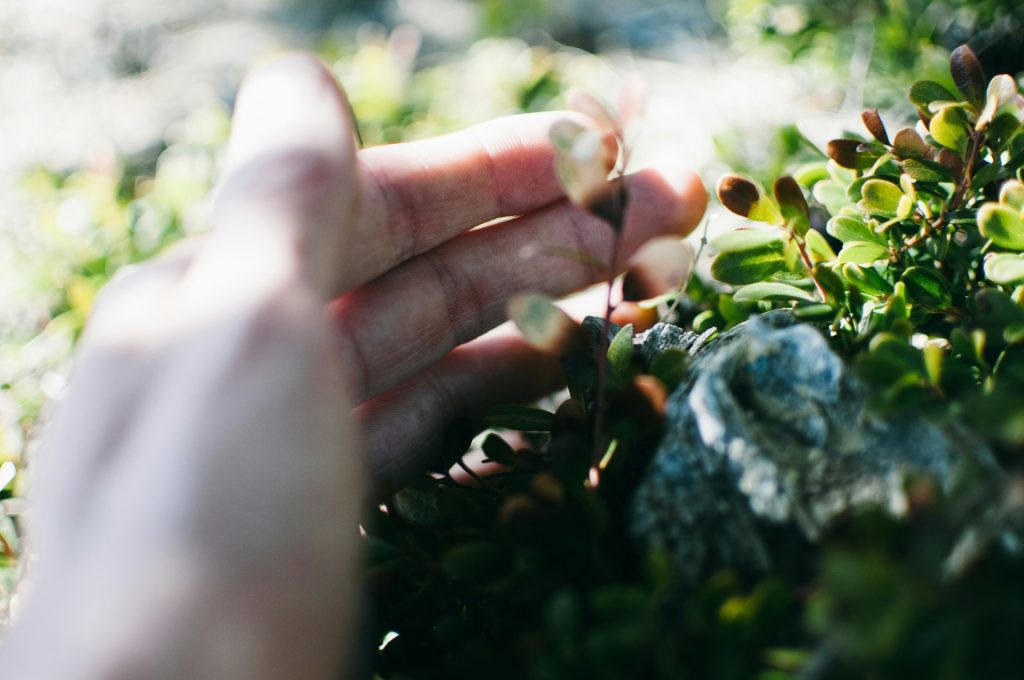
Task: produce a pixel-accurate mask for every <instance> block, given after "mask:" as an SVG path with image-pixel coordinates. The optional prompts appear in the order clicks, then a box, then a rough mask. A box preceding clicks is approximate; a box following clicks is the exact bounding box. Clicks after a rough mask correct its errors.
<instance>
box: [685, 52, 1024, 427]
mask: <svg viewBox="0 0 1024 680" xmlns="http://www.w3.org/2000/svg"><path fill="white" fill-rule="evenodd" d="M950 74H951V78H952V80H953V82H955V83H956V89H957V92H956V93H954V92H951V91H950V90H948V89H947V88H945V87H943V86H942V85H940V84H938V83H935V82H931V81H920V82H917V83H915V84H914V85H913V86H912V87H911V88H910V92H909V101H910V103H911V104H912V105H913V106H914V108H915V110H916V112H917V115H918V118H919V122H918V123H917V125H916V126H915V127H907V128H903V129H900V130H897V131H895V132H894V133H891V132H890V131H889V130H888V129H887V128H886V126H885V124H884V122H883V120H882V118H881V116H880V115H879V114H878V112H877V111H874V110H872V111H865V112H864V114H863V115H862V120H863V123H864V127H865V130H866V132H867V135H865V136H864V137H861V138H852V137H849V138H843V139H836V140H833V141H831V142H830V143H829V144H828V149H827V158H828V160H827V161H820V162H815V163H811V164H808V165H805V166H803V167H800V168H798V169H797V170H796V172H794V174H793V176H784V177H781V178H780V179H779V180H778V181H777V182H776V183H775V185H774V187H773V189H772V191H771V192H768V191H766V190H765V189H763V188H762V187H761V186H759V185H758V184H756V183H755V182H753V181H752V180H748V179H746V178H743V177H739V176H734V175H729V176H726V177H723V178H722V179H721V181H720V182H719V184H718V196H719V198H720V200H721V202H722V204H723V205H724V206H725V207H726V208H727V209H728V210H730V211H732V212H734V213H736V214H738V215H741V216H743V217H746V218H747V219H748V220H749V223H748V224H747V225H744V226H743V227H741V228H740V229H737V230H735V231H733V232H730V233H726V234H723V235H721V236H719V237H718V238H716V239H714V240H712V241H711V243H710V247H711V249H712V251H713V252H714V253H715V257H714V260H713V262H712V266H711V271H712V274H713V276H714V277H715V278H716V279H717V280H718V281H720V282H722V283H725V284H730V285H733V286H736V288H735V290H734V291H733V293H732V294H731V295H730V296H729V303H728V305H726V306H727V307H731V309H723V305H722V302H721V301H719V304H718V308H717V309H711V310H708V311H707V312H706V318H704V319H700V320H699V322H700V323H703V324H711V325H718V326H722V325H729V324H731V323H735V322H736V321H737V320H741V319H742V318H745V317H746V316H747V315H749V314H750V313H756V312H759V311H765V310H768V309H773V308H779V307H791V308H793V310H794V313H795V314H796V315H797V316H798V317H801V318H804V319H807V320H810V321H817V322H819V323H821V324H822V325H823V326H824V327H826V328H827V333H828V335H829V337H830V338H831V339H832V341H833V344H834V345H835V347H836V349H837V350H838V351H840V352H842V353H843V354H844V355H845V356H847V357H848V358H849V359H850V360H851V361H854V362H855V363H856V364H857V366H858V369H859V371H860V373H861V375H862V377H863V378H864V379H865V380H866V381H867V382H868V383H870V384H871V385H872V386H874V387H875V388H876V392H877V394H878V402H879V405H880V406H882V407H885V408H887V409H890V410H899V409H902V408H910V407H924V408H928V409H931V410H933V411H934V412H936V413H944V414H946V415H952V414H955V413H960V412H961V411H962V410H963V408H964V407H965V405H966V404H969V403H973V402H975V401H978V400H982V401H983V400H984V398H985V396H986V395H990V394H992V393H995V392H998V391H1000V390H1002V389H1010V390H1012V389H1016V387H1017V386H1018V383H1017V377H1016V375H1017V373H1018V370H1019V369H1018V368H1016V366H1017V361H1018V360H1017V358H1016V357H1017V349H1018V343H1019V342H1020V340H1021V338H1019V337H1018V335H1017V333H1018V330H1017V328H1018V324H1019V323H1020V322H1019V316H1020V314H1021V313H1022V310H1021V307H1020V304H1019V303H1020V302H1021V299H1022V295H1024V289H1022V288H1021V287H1020V284H1021V283H1024V267H1022V263H1024V256H1022V255H1021V251H1022V250H1024V221H1022V208H1024V183H1022V182H1021V176H1022V175H1021V173H1022V167H1024V136H1022V135H1021V127H1022V120H1024V97H1021V95H1020V93H1019V91H1018V88H1017V84H1016V82H1015V81H1014V80H1013V78H1011V77H1010V76H1007V75H997V76H995V77H994V78H992V79H991V80H989V79H988V78H986V76H985V74H984V72H983V70H982V67H981V65H980V63H979V62H978V60H977V58H976V56H975V55H974V53H973V52H972V51H971V50H970V49H969V48H968V47H966V46H964V47H960V48H958V49H957V50H955V51H954V52H953V54H952V56H951V58H950ZM812 222H813V223H814V224H816V225H820V226H819V228H811V224H812ZM735 308H739V313H737V312H736V309H735ZM992 438H993V439H999V437H998V436H997V435H996V433H992Z"/></svg>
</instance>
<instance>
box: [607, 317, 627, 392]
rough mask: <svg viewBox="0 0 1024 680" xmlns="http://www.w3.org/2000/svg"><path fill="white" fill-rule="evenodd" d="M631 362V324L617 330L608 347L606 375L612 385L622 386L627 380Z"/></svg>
mask: <svg viewBox="0 0 1024 680" xmlns="http://www.w3.org/2000/svg"><path fill="white" fill-rule="evenodd" d="M632 361H633V324H631V323H630V324H626V325H625V326H623V327H622V328H621V329H619V332H618V333H616V334H615V337H614V338H612V341H611V343H610V344H609V345H608V375H609V376H610V377H611V381H612V384H613V385H623V384H625V382H626V381H627V380H629V374H630V364H631V363H632Z"/></svg>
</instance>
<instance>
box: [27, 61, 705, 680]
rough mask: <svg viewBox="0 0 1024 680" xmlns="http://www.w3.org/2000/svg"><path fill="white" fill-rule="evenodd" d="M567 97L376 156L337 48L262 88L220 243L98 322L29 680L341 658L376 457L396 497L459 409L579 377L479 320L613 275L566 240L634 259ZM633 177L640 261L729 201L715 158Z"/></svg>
mask: <svg viewBox="0 0 1024 680" xmlns="http://www.w3.org/2000/svg"><path fill="white" fill-rule="evenodd" d="M564 115H566V114H538V115H529V116H520V117H514V118H507V119H502V120H499V121H494V122H492V123H488V124H485V125H482V126H478V127H476V128H471V129H469V130H466V131H464V132H460V133H456V134H454V135H449V136H446V137H441V138H438V139H434V140H428V141H423V142H415V143H411V144H404V145H396V146H391V147H380V148H376V149H367V150H365V151H362V152H359V153H358V154H357V153H356V151H355V149H354V145H353V141H352V128H351V123H350V121H349V118H348V114H347V106H346V104H345V102H344V98H343V95H342V94H341V93H340V91H339V90H338V88H337V85H336V84H335V82H334V80H333V77H332V76H331V75H330V73H329V72H328V71H327V70H326V69H324V68H323V67H322V66H321V65H320V64H318V63H317V62H315V61H313V60H311V59H309V58H306V57H300V56H291V57H287V58H284V59H282V60H279V61H278V62H275V63H274V64H271V65H270V66H268V67H265V68H264V69H262V70H261V71H259V72H258V73H257V74H256V75H255V76H254V77H253V78H251V79H250V80H249V81H247V84H246V85H245V87H244V88H243V91H242V93H241V95H240V97H239V104H238V110H237V115H236V120H235V123H234V129H233V135H232V141H231V144H230V147H229V155H228V171H227V174H226V177H225V179H224V181H223V182H222V184H221V186H220V188H219V190H218V195H217V200H216V202H215V210H214V222H215V227H216V228H215V229H214V231H213V233H212V234H211V235H210V236H209V237H208V238H207V239H206V240H205V242H203V243H201V244H198V245H197V246H195V247H193V248H192V249H184V250H179V251H178V252H177V253H175V254H172V255H171V256H169V257H167V258H165V259H163V260H161V261H159V262H157V263H155V264H154V265H152V266H150V267H147V268H145V269H142V270H140V271H137V272H135V273H133V274H130V275H128V276H125V277H123V278H122V279H121V280H119V281H117V282H115V283H114V284H113V285H112V286H110V287H109V290H107V291H106V292H105V293H104V294H103V295H102V300H101V303H100V304H99V306H98V309H97V312H96V314H95V316H94V318H93V320H92V321H91V323H90V326H89V329H88V331H87V333H86V337H85V338H84V340H83V343H82V346H81V353H80V356H79V357H78V362H77V364H76V368H75V372H74V375H73V379H72V387H71V391H70V396H69V398H68V400H67V402H66V403H65V404H63V405H62V409H61V412H60V415H59V417H58V419H57V421H56V423H55V427H54V430H53V432H51V437H50V439H49V440H48V442H47V447H46V453H45V455H44V456H43V458H42V461H41V467H42V468H43V469H42V471H41V473H40V475H39V479H40V483H39V488H40V489H41V491H42V495H40V496H39V500H38V505H37V508H36V511H35V526H34V536H35V543H34V545H35V547H36V551H37V552H38V553H39V554H40V555H41V560H40V565H39V566H40V568H39V569H38V570H37V573H36V575H35V578H34V581H35V585H36V588H35V590H36V592H35V597H34V599H33V600H32V601H31V602H30V604H29V607H28V610H27V611H26V612H25V615H24V616H23V617H22V621H21V622H20V624H19V627H18V628H19V630H18V631H16V634H15V635H13V636H12V637H11V639H10V640H9V643H10V645H11V646H10V649H14V650H17V651H18V656H19V658H20V660H21V662H22V666H21V667H22V668H24V669H26V671H27V673H28V676H30V677H37V678H44V677H93V676H95V677H107V676H111V675H114V676H118V677H120V676H121V675H128V676H132V677H135V676H146V677H247V678H264V677H266V678H271V677H310V678H314V677H325V676H327V675H328V674H330V673H332V671H333V670H334V668H335V666H336V665H337V664H338V663H339V662H340V660H339V654H338V652H339V650H340V649H341V648H342V645H341V644H340V643H341V641H342V640H343V639H344V637H343V634H344V631H345V628H346V614H347V612H348V611H349V609H350V604H351V589H352V587H351V577H352V565H353V562H354V552H355V545H356V540H357V539H356V532H355V526H356V523H357V505H358V502H359V499H360V498H361V497H362V495H363V493H364V490H363V488H362V487H363V485H364V477H363V475H362V474H361V470H362V465H361V464H360V461H359V455H360V454H361V453H364V454H365V459H366V461H367V462H368V463H369V469H370V472H371V476H372V477H373V479H374V480H375V483H376V484H377V486H378V487H379V488H395V487H397V486H399V485H400V484H401V483H403V482H404V481H406V480H407V479H409V478H410V477H411V476H412V475H414V474H415V473H416V472H418V471H420V470H422V469H423V467H424V466H425V465H426V464H427V463H428V462H429V459H428V455H429V452H430V450H431V449H432V447H433V446H434V445H435V444H436V442H437V440H438V439H439V438H440V436H441V434H442V433H443V431H444V428H445V426H446V424H447V423H448V422H449V421H450V420H451V419H452V418H454V417H456V416H458V415H462V414H468V415H472V414H473V413H475V412H479V410H481V409H482V408H484V407H486V406H487V405H488V404H490V403H496V402H505V401H518V400H525V399H530V398H533V397H536V396H539V393H541V392H543V391H547V390H550V389H553V388H555V387H557V382H558V375H559V372H558V370H557V366H555V365H554V364H553V362H552V359H551V358H550V357H547V356H544V355H542V354H540V353H537V352H535V351H534V350H532V349H531V348H530V347H529V346H528V345H527V344H526V343H525V342H524V341H523V340H522V339H520V338H519V337H518V336H516V335H515V334H514V333H511V332H506V333H498V334H494V335H489V336H485V337H481V338H477V336H479V335H480V334H481V333H483V332H484V331H486V330H488V329H489V328H491V327H493V326H495V325H496V324H498V323H500V322H501V321H502V314H503V311H504V307H505V303H506V301H507V300H508V299H509V298H510V297H511V296H513V295H515V294H517V293H519V292H525V291H543V292H547V293H549V294H552V295H562V294H566V293H569V292H571V291H573V290H576V289H578V288H580V287H582V286H584V285H586V284H588V283H590V282H592V281H593V280H594V279H595V276H596V275H597V274H595V272H593V271H592V270H591V269H590V268H589V267H588V266H586V265H582V264H578V263H576V262H574V261H572V260H567V259H565V258H564V257H563V256H561V255H559V254H557V253H558V251H559V250H560V249H562V250H564V249H572V250H579V251H582V252H583V253H585V254H586V255H587V256H589V257H593V258H597V259H603V257H606V255H605V253H607V252H608V250H609V245H610V239H611V233H610V231H609V229H608V228H607V226H606V225H604V224H601V223H600V222H598V221H596V220H595V219H593V218H591V217H588V216H586V215H584V214H583V213H581V212H579V211H578V210H577V209H575V208H573V207H572V206H570V205H569V204H568V203H567V202H566V201H565V200H564V199H563V198H562V195H561V190H560V188H559V185H558V182H557V180H556V178H555V175H554V170H553V165H554V163H553V156H552V151H551V148H550V146H549V143H548V128H549V127H550V125H551V123H552V122H553V121H554V120H556V119H557V118H558V117H560V116H564ZM627 181H628V182H629V183H630V195H631V203H630V207H629V210H628V212H627V218H626V227H625V232H624V234H625V235H624V247H623V249H622V250H623V258H625V257H627V256H628V254H629V253H630V252H632V251H633V250H635V249H636V247H638V246H639V245H640V244H641V243H642V242H643V241H644V240H646V239H647V238H650V237H652V236H655V235H659V234H663V233H669V232H671V233H682V232H685V231H687V230H689V229H692V227H693V226H694V224H695V223H696V221H697V220H698V219H699V216H700V214H701V213H702V212H703V208H704V202H705V198H704V190H703V187H701V186H700V183H699V181H697V180H696V178H695V177H694V176H693V175H691V174H689V173H679V174H670V173H664V172H658V171H653V170H650V171H644V172H641V173H637V174H636V175H633V176H631V177H630V178H629V179H628V180H627ZM506 216H518V217H514V218H513V219H510V220H507V221H504V222H501V223H500V224H493V225H490V226H486V227H484V228H481V229H473V227H475V226H477V225H479V224H482V223H486V222H489V221H491V220H494V219H496V218H499V217H506ZM530 252H532V255H529V256H524V255H528V254H529V253H530ZM325 309H326V310H327V311H328V313H326V314H325ZM346 380H347V383H348V390H347V389H346ZM347 391H349V392H350V394H351V396H352V397H354V402H350V401H349V397H348V396H346V392H347ZM350 403H356V404H358V406H357V407H356V409H355V410H354V414H355V417H356V420H357V421H358V423H359V426H357V424H356V422H354V421H353V420H352V418H351V416H350V408H349V404H350ZM360 431H361V432H362V433H363V434H362V442H363V444H362V445H361V444H360V434H359V433H360ZM57 649H59V650H61V651H60V654H59V655H55V654H54V653H53V651H51V650H57ZM13 667H15V668H17V667H18V666H17V665H15V666H13Z"/></svg>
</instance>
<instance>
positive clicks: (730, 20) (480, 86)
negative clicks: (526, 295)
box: [0, 0, 1024, 625]
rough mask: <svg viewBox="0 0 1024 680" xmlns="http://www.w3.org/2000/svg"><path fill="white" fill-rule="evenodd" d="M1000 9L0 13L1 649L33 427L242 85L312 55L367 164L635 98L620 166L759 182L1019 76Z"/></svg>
mask: <svg viewBox="0 0 1024 680" xmlns="http://www.w3.org/2000/svg"><path fill="white" fill-rule="evenodd" d="M1022 30H1024V9H1022V8H1021V7H1020V6H1019V0H787V1H782V2H769V1H767V0H561V1H558V2H556V1H553V0H552V1H549V0H518V1H517V2H503V1H501V0H349V1H343V0H177V1H176V2H165V3H157V2H151V1H150V2H146V1H142V0H5V1H3V2H0V625H2V624H3V623H4V622H6V621H7V620H8V619H9V617H10V615H11V611H12V609H14V608H16V606H17V598H16V592H17V587H18V586H17V584H18V582H19V577H20V575H21V574H22V572H23V570H24V560H22V559H20V556H21V553H22V550H23V546H22V542H21V537H22V533H23V532H22V529H23V526H22V525H21V522H22V521H23V520H22V519H21V516H22V513H23V512H24V504H23V501H22V500H21V498H22V497H23V496H24V494H25V493H26V492H27V490H28V487H29V484H30V481H31V477H30V474H28V470H27V466H26V462H27V461H28V460H29V459H30V457H31V452H32V448H33V446H34V445H35V442H36V440H37V438H38V437H37V433H38V430H39V427H40V424H41V423H42V422H43V421H44V420H45V414H46V405H47V404H48V403H49V402H50V401H51V400H52V399H54V398H55V397H57V396H58V395H59V394H60V392H61V390H62V388H63V386H64V384H65V379H66V375H67V369H68V362H69V357H70V356H71V353H72V351H73V347H74V343H75V340H76V339H77V337H78V335H79V333H80V332H81V329H82V327H83V323H84V320H85V319H86V317H87V315H88V313H89V309H90V306H91V304H92V301H93V299H94V297H95V295H96V292H97V291H98V290H99V288H100V287H101V286H102V285H103V284H104V283H105V282H106V281H107V280H108V279H109V278H110V277H111V276H112V275H113V274H114V273H115V272H116V271H117V270H118V269H120V268H121V267H124V266H126V265H129V264H131V263H134V262H139V261H143V260H146V259H148V258H150V257H152V256H154V255H155V254H156V253H158V252H159V251H160V250H161V249H163V248H164V247H166V246H167V245H168V244H169V243H171V242H173V241H175V240H178V239H180V238H182V237H184V236H186V235H188V234H191V233H196V232H200V231H202V230H203V229H204V228H205V221H204V196H205V195H206V193H207V191H208V190H209V188H210V186H211V184H212V182H213V180H214V178H215V177H216V173H217V168H218V163H219V158H220V149H221V147H222V144H223V142H224V141H225V139H226V135H227V132H228V126H229V115H230V110H231V106H232V101H233V98H234V95H235V92H236V89H237V87H238V84H239V82H240V80H241V78H242V76H243V75H244V73H245V71H246V70H248V69H249V68H250V67H252V66H253V65H254V64H256V63H258V62H260V61H261V60H264V59H266V58H268V57H270V56H272V55H274V54H276V53H279V52H281V51H283V50H286V49H293V48H303V49H309V50H313V51H315V52H316V53H318V54H319V55H321V57H322V58H323V59H324V60H325V61H326V62H327V63H329V64H331V65H332V67H333V68H334V70H335V71H336V73H337V74H338V76H339V78H340V79H341V80H342V82H343V83H344V85H345V86H346V88H347V90H348V93H349V95H350V97H351V100H352V103H353V107H354V109H355V112H356V116H357V118H358V120H359V125H360V131H361V134H362V137H363V140H364V142H365V143H366V144H368V145H370V144H380V143H387V142H396V141H401V140H404V139H411V138H418V137H423V136H428V135H434V134H438V133H442V132H446V131H450V130H453V129H456V128H459V127H463V126H465V125H469V124H471V123H474V122H478V121H481V120H485V119H488V118H491V117H494V116H498V115H503V114H508V113H515V112H520V111H533V110H542V109H551V108H557V107H560V106H562V105H563V101H562V94H563V92H564V91H565V90H566V88H568V87H570V86H573V87H582V88H584V89H587V90H589V91H591V92H592V93H594V94H595V95H597V96H598V97H599V98H602V99H605V100H606V101H609V102H614V101H615V97H616V94H617V91H618V88H619V86H620V84H621V82H622V81H623V80H624V79H625V78H627V77H633V76H636V75H639V76H641V77H642V78H643V79H644V80H645V81H646V82H647V84H648V91H649V101H648V117H647V119H646V121H645V123H644V125H643V126H642V128H641V129H640V131H639V136H638V138H637V139H636V141H635V147H636V151H635V154H634V155H635V158H636V159H637V161H638V162H641V163H642V162H643V159H644V157H646V156H647V155H649V154H657V153H674V154H685V157H686V158H688V159H689V161H690V163H691V164H692V166H693V167H694V168H696V169H698V170H699V171H700V172H701V173H702V174H703V175H704V176H705V179H706V180H708V182H709V184H710V183H713V181H714V178H715V177H716V176H717V175H718V174H719V173H720V172H722V171H723V170H724V169H725V168H731V169H733V170H736V171H740V172H744V173H747V174H750V175H752V176H754V177H757V178H769V177H774V176H776V175H777V174H778V173H780V172H781V171H783V170H784V169H785V168H787V167H789V166H791V165H793V164H794V163H799V162H802V161H804V160H807V159H808V158H811V157H814V155H815V154H817V153H819V152H817V151H816V149H815V145H820V144H821V143H822V142H823V141H824V140H826V139H828V138H831V137H833V136H836V135H838V134H839V133H841V132H843V131H844V130H852V131H855V132H861V127H860V123H859V112H860V111H861V110H862V109H863V108H865V107H869V108H870V107H878V108H880V109H881V110H882V112H883V116H884V117H885V118H886V120H887V122H888V121H891V124H890V129H892V127H891V126H892V125H896V126H900V125H901V124H904V123H907V122H910V121H911V120H912V111H911V108H910V106H909V105H908V104H907V102H906V101H905V99H904V95H903V93H904V92H905V88H906V87H907V85H908V84H909V83H910V82H912V81H913V80H919V79H926V78H927V79H932V80H937V81H940V82H943V83H947V84H949V77H948V71H947V67H946V63H947V58H948V54H949V51H950V50H951V49H952V48H954V47H956V46H957V45H958V44H960V43H962V42H967V41H969V42H970V44H971V45H972V47H974V49H975V51H976V52H978V54H979V55H980V57H981V59H982V61H983V63H984V65H985V67H986V70H987V71H988V73H989V74H990V75H992V74H995V73H1004V72H1008V73H1013V74H1016V73H1018V72H1019V71H1021V70H1022V69H1024V42H1022V41H1021V40H1020V38H1019V36H1020V35H1022V33H1021V31H1022Z"/></svg>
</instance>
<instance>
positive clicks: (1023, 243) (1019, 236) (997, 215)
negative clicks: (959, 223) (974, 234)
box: [978, 203, 1024, 250]
mask: <svg viewBox="0 0 1024 680" xmlns="http://www.w3.org/2000/svg"><path fill="white" fill-rule="evenodd" d="M978 228H979V229H980V230H981V233H982V234H983V235H984V236H985V238H989V239H992V242H993V243H995V244H996V245H997V246H1001V247H1003V248H1009V249H1010V250H1024V221H1022V220H1021V217H1020V212H1019V211H1017V210H1014V209H1013V208H1011V207H1009V206H1006V205H1002V204H1001V203H986V204H985V205H983V206H981V210H979V211H978Z"/></svg>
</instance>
